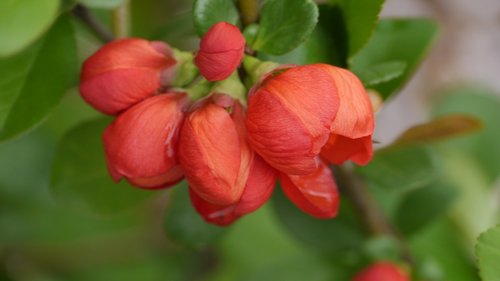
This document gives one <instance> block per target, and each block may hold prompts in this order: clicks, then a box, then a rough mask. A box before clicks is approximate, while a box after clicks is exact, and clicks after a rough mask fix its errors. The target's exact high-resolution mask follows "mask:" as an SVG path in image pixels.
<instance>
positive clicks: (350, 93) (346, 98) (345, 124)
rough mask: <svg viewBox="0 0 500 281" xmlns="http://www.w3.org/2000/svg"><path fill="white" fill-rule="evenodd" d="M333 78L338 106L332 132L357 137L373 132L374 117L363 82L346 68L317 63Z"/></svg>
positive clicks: (352, 137)
mask: <svg viewBox="0 0 500 281" xmlns="http://www.w3.org/2000/svg"><path fill="white" fill-rule="evenodd" d="M317 66H319V67H321V68H322V69H324V70H325V71H327V72H328V73H329V74H330V76H331V77H332V78H333V79H334V80H335V84H336V86H337V93H338V95H339V98H340V106H339V110H338V112H337V116H336V117H335V120H334V121H333V123H332V127H331V131H332V133H334V134H337V135H341V136H345V137H348V138H351V139H357V138H361V137H365V136H368V135H372V134H373V129H374V126H375V121H374V120H375V117H374V114H373V107H372V104H371V102H370V97H369V96H368V94H367V93H366V90H365V88H364V86H363V83H361V81H360V80H359V79H358V77H356V75H354V73H352V72H350V71H349V70H347V69H343V68H339V67H335V66H332V65H327V64H317Z"/></svg>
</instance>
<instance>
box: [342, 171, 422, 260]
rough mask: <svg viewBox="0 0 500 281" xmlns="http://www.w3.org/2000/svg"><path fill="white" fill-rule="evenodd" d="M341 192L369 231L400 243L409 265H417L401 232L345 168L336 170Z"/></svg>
mask: <svg viewBox="0 0 500 281" xmlns="http://www.w3.org/2000/svg"><path fill="white" fill-rule="evenodd" d="M334 171H335V175H336V176H337V180H338V181H339V187H340V188H341V191H342V192H343V193H344V194H346V195H347V197H348V198H349V200H350V201H351V202H352V204H353V207H354V208H355V209H356V211H357V212H358V214H359V216H360V218H361V220H362V221H363V224H364V225H365V226H366V228H367V230H368V231H369V232H370V233H371V234H372V235H374V236H377V235H386V236H389V237H392V238H394V240H395V241H396V242H397V243H398V247H399V251H400V254H401V257H402V258H403V259H404V260H405V261H406V262H407V263H408V264H409V265H412V266H413V265H415V262H414V259H413V256H412V254H411V251H410V248H409V246H408V244H407V243H406V241H405V239H404V237H403V236H402V235H401V233H400V232H399V230H398V229H397V228H396V227H395V226H393V225H392V224H391V223H390V222H389V221H388V220H387V218H386V217H385V216H384V213H383V212H382V210H381V209H380V207H379V206H378V204H377V201H376V200H375V199H374V198H373V196H372V195H371V194H370V192H369V191H368V190H367V189H366V186H365V184H364V182H363V181H362V179H360V178H359V177H357V176H355V175H354V174H353V173H352V172H351V171H349V170H348V169H346V168H345V167H342V166H339V167H336V168H335V169H334Z"/></svg>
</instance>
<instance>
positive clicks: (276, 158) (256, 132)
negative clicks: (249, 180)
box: [246, 65, 339, 175]
mask: <svg viewBox="0 0 500 281" xmlns="http://www.w3.org/2000/svg"><path fill="white" fill-rule="evenodd" d="M338 107H339V96H338V94H337V88H336V86H335V81H334V80H333V78H332V77H331V76H330V75H329V74H328V73H327V72H326V71H324V70H323V69H321V68H319V67H317V66H311V65H306V66H297V67H292V68H289V69H285V70H279V71H275V72H274V73H271V74H269V75H268V76H267V78H265V79H264V80H263V81H262V82H261V83H260V85H258V86H257V87H256V88H255V89H254V90H253V92H252V93H251V94H250V96H249V100H248V111H247V119H246V127H247V130H248V138H249V141H250V143H251V144H252V147H253V148H254V149H255V150H256V151H257V152H258V153H259V154H260V155H261V156H262V158H264V160H266V161H267V162H268V163H269V164H270V165H271V166H273V167H274V168H276V169H278V170H279V171H281V172H283V173H285V174H292V175H307V174H311V173H312V172H314V171H315V170H316V169H317V168H318V166H319V164H320V163H319V159H318V158H317V156H318V155H319V153H320V152H321V149H322V148H323V146H324V145H325V144H326V142H327V141H328V138H329V135H330V129H331V124H332V122H333V120H334V118H335V115H336V114H337V110H338Z"/></svg>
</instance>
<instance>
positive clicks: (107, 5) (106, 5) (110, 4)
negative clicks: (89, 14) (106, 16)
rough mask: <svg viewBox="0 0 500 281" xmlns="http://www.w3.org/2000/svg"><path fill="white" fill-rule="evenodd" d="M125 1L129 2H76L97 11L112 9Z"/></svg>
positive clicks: (94, 0)
mask: <svg viewBox="0 0 500 281" xmlns="http://www.w3.org/2000/svg"><path fill="white" fill-rule="evenodd" d="M125 1H129V0H78V2H80V4H82V5H84V6H87V7H89V8H98V9H114V8H116V7H118V6H120V5H121V4H123V3H124V2H125Z"/></svg>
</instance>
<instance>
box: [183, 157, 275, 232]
mask: <svg viewBox="0 0 500 281" xmlns="http://www.w3.org/2000/svg"><path fill="white" fill-rule="evenodd" d="M275 183H276V171H275V170H274V169H273V168H271V167H270V166H269V165H267V163H266V162H264V160H262V158H260V157H259V156H258V155H257V154H256V153H252V161H251V164H250V171H249V174H248V179H247V182H246V184H245V189H244V191H243V194H242V195H241V198H240V200H239V201H238V202H237V203H235V204H231V205H226V206H220V205H214V204H211V203H209V202H207V201H205V200H203V199H202V198H201V197H200V196H198V194H197V193H196V191H193V190H192V189H190V196H191V202H192V203H193V206H194V207H195V209H196V211H197V212H198V213H199V214H200V215H201V216H202V217H203V218H204V219H205V220H206V221H207V222H210V223H214V224H217V225H220V226H224V225H228V224H231V223H233V222H234V221H235V220H236V219H238V218H240V217H242V216H244V215H246V214H248V213H251V212H253V211H255V210H257V209H258V208H259V207H260V206H262V205H263V204H264V203H265V202H266V201H267V200H268V199H269V197H270V196H271V194H272V192H273V189H274V184H275Z"/></svg>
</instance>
